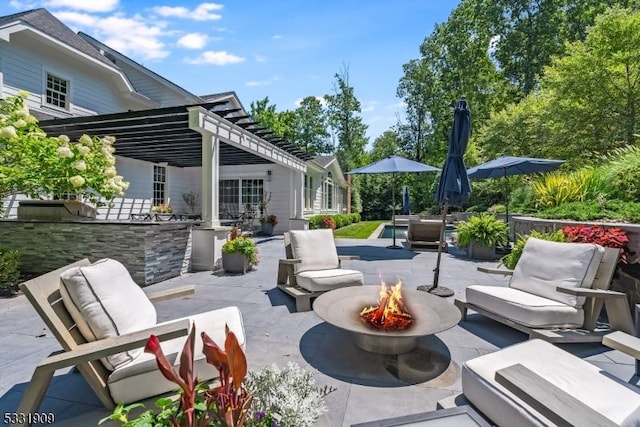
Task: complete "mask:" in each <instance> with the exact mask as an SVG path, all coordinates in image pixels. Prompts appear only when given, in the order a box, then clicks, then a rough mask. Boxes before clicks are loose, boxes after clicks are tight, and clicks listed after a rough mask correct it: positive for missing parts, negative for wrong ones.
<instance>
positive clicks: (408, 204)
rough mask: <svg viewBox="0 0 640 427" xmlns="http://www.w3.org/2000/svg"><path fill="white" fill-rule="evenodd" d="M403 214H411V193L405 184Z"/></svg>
mask: <svg viewBox="0 0 640 427" xmlns="http://www.w3.org/2000/svg"><path fill="white" fill-rule="evenodd" d="M401 214H402V215H410V214H411V196H410V195H409V189H408V188H407V186H405V187H404V188H403V189H402V211H401Z"/></svg>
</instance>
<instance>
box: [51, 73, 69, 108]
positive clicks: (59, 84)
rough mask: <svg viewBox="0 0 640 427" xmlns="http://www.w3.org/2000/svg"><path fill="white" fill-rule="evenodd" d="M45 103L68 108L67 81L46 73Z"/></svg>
mask: <svg viewBox="0 0 640 427" xmlns="http://www.w3.org/2000/svg"><path fill="white" fill-rule="evenodd" d="M45 96H46V104H47V105H50V106H52V107H56V108H62V109H63V110H68V109H69V81H68V80H65V79H63V78H61V77H58V76H55V75H53V74H51V73H47V90H46V93H45Z"/></svg>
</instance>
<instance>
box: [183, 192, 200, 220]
mask: <svg viewBox="0 0 640 427" xmlns="http://www.w3.org/2000/svg"><path fill="white" fill-rule="evenodd" d="M182 200H184V203H185V204H186V205H187V206H189V210H190V211H191V215H196V208H197V207H198V206H199V205H200V193H194V192H193V191H189V192H188V193H182Z"/></svg>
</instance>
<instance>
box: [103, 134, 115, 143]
mask: <svg viewBox="0 0 640 427" xmlns="http://www.w3.org/2000/svg"><path fill="white" fill-rule="evenodd" d="M104 139H106V140H107V142H108V143H109V144H113V143H114V142H116V137H115V136H111V135H107V136H105V137H104ZM103 144H104V142H103Z"/></svg>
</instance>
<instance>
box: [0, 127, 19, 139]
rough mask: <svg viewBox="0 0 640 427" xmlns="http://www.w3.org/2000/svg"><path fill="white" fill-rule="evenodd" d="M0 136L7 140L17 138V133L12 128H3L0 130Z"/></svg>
mask: <svg viewBox="0 0 640 427" xmlns="http://www.w3.org/2000/svg"><path fill="white" fill-rule="evenodd" d="M0 136H5V137H7V138H17V137H18V133H17V132H16V128H14V127H13V126H5V127H3V128H0Z"/></svg>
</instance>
